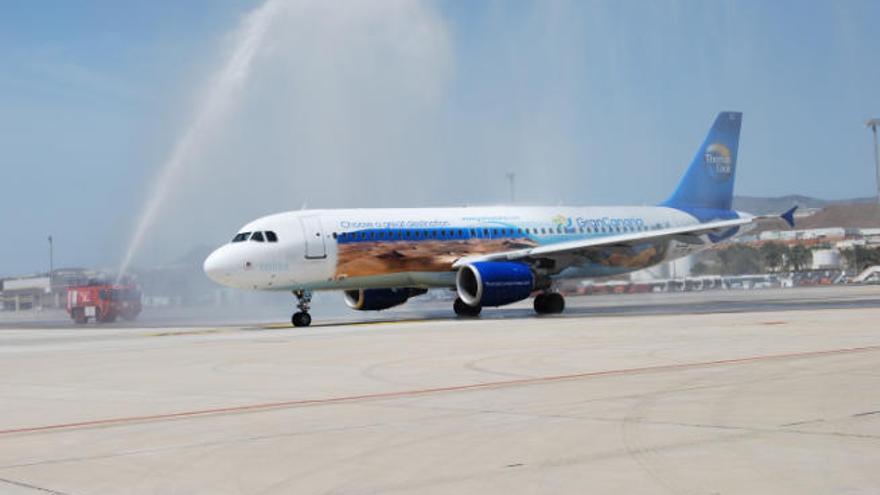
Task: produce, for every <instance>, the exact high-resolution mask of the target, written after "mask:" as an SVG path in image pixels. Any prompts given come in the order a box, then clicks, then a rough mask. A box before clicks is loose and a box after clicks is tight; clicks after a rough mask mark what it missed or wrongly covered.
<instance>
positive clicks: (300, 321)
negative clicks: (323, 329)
mask: <svg viewBox="0 0 880 495" xmlns="http://www.w3.org/2000/svg"><path fill="white" fill-rule="evenodd" d="M290 322H291V323H293V326H295V327H307V326H309V325H311V324H312V316H311V315H310V314H308V313H305V312H303V311H299V312H297V313H294V314H293V316H292V317H291V318H290Z"/></svg>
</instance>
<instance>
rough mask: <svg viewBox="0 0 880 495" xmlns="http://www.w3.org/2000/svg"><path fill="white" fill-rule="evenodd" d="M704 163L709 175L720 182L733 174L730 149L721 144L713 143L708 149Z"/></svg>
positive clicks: (704, 155) (704, 156)
mask: <svg viewBox="0 0 880 495" xmlns="http://www.w3.org/2000/svg"><path fill="white" fill-rule="evenodd" d="M703 163H705V164H706V170H707V171H709V175H710V176H712V178H714V179H716V180H718V181H725V180H727V179H729V178H730V176H731V175H732V174H733V158H732V156H731V154H730V148H728V147H727V146H724V145H723V144H721V143H712V144H710V145H709V146H707V147H706V152H705V153H704V154H703Z"/></svg>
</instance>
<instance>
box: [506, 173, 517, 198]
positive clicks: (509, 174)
mask: <svg viewBox="0 0 880 495" xmlns="http://www.w3.org/2000/svg"><path fill="white" fill-rule="evenodd" d="M504 175H505V176H507V181H508V182H510V204H513V203H514V202H515V201H516V199H515V196H514V194H513V180H514V179H515V178H516V174H514V173H513V172H507V173H506V174H504Z"/></svg>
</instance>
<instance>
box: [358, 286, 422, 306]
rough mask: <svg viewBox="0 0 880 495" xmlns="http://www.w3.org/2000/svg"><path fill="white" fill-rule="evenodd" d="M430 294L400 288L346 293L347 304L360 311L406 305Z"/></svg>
mask: <svg viewBox="0 0 880 495" xmlns="http://www.w3.org/2000/svg"><path fill="white" fill-rule="evenodd" d="M425 292H428V291H427V290H426V289H416V288H410V287H400V288H394V289H353V290H347V291H345V293H344V294H345V295H344V297H345V304H346V305H347V306H348V307H349V308H351V309H357V310H359V311H381V310H383V309H388V308H393V307H394V306H400V305H401V304H403V303H405V302H406V301H407V300H408V299H409V298H410V297H413V296H418V295H420V294H424V293H425Z"/></svg>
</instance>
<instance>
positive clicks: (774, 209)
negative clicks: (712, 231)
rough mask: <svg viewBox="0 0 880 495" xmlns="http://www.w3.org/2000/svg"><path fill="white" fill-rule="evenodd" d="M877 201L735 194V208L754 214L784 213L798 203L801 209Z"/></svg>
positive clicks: (869, 199)
mask: <svg viewBox="0 0 880 495" xmlns="http://www.w3.org/2000/svg"><path fill="white" fill-rule="evenodd" d="M865 203H876V199H875V198H852V199H838V200H825V199H819V198H813V197H810V196H801V195H799V194H790V195H788V196H779V197H776V198H762V197H758V196H734V197H733V208H734V209H735V210H740V211H745V212H748V213H752V214H754V215H770V214H773V213H782V212H783V211H785V210H787V209H789V208H791V207H792V206H794V205H798V206H799V207H800V208H801V209H804V210H806V209H813V208H824V207H826V206H830V205H850V204H865Z"/></svg>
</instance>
